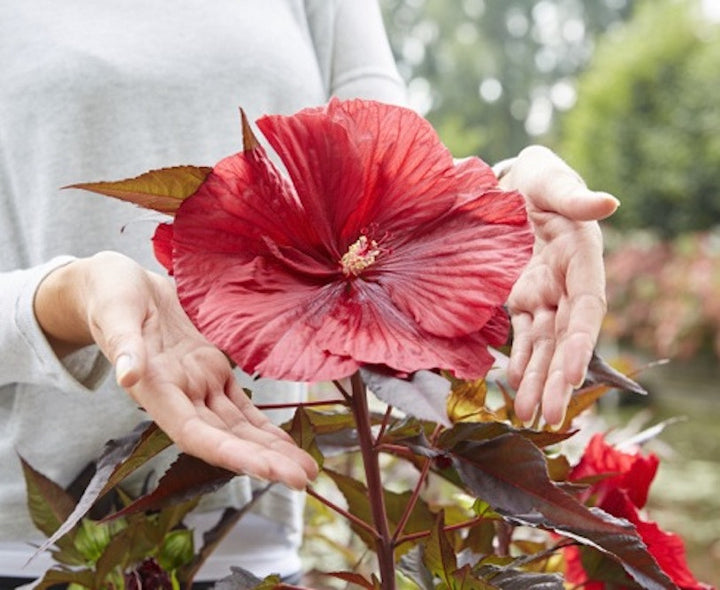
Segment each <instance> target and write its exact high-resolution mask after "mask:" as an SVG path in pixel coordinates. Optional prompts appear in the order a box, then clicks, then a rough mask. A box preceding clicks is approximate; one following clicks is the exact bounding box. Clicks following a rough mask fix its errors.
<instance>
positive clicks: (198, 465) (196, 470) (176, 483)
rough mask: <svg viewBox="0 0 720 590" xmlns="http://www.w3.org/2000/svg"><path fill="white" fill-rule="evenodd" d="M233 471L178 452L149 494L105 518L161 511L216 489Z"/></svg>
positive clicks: (230, 476) (229, 477) (226, 480)
mask: <svg viewBox="0 0 720 590" xmlns="http://www.w3.org/2000/svg"><path fill="white" fill-rule="evenodd" d="M236 475H237V474H236V473H234V472H233V471H229V470H228V469H223V468H222V467H216V466H215V465H210V464H209V463H206V462H205V461H203V460H202V459H198V458H197V457H193V456H192V455H187V454H185V453H181V454H180V455H178V458H177V459H176V460H175V461H174V462H173V464H172V465H170V467H169V468H168V470H167V471H166V472H165V473H164V474H163V476H162V477H161V478H160V481H159V482H158V485H157V487H156V488H155V489H154V490H153V491H152V492H151V493H149V494H146V495H145V496H141V497H140V498H138V499H136V500H135V501H134V502H132V503H131V504H129V505H128V506H126V507H125V508H123V509H122V510H119V511H118V512H115V513H114V514H111V515H110V516H108V517H107V518H106V520H108V519H114V518H119V517H121V516H128V515H130V514H137V513H139V512H148V511H154V510H162V509H163V508H168V507H170V506H175V505H176V504H180V503H182V502H185V501H187V500H192V499H194V498H197V497H198V496H201V495H203V494H208V493H210V492H214V491H215V490H217V489H219V488H220V487H222V486H223V485H225V484H226V483H227V482H229V481H230V480H231V479H232V478H233V477H235V476H236Z"/></svg>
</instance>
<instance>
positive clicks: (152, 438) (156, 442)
mask: <svg viewBox="0 0 720 590" xmlns="http://www.w3.org/2000/svg"><path fill="white" fill-rule="evenodd" d="M171 444H172V441H171V440H170V439H169V438H168V436H167V435H166V434H165V433H164V432H163V431H162V430H160V429H159V428H158V427H157V425H156V424H155V423H153V422H143V423H141V424H139V425H138V426H137V427H136V428H135V429H134V430H133V431H132V432H131V433H130V434H128V435H127V436H124V437H122V438H119V439H115V440H111V441H109V442H108V443H106V445H105V448H104V450H103V454H102V456H101V457H100V459H98V463H97V469H96V471H95V475H94V476H93V477H92V479H91V480H90V483H89V484H88V486H87V488H86V489H85V492H84V493H83V495H82V497H81V498H80V501H79V502H78V503H77V505H76V506H75V509H74V510H73V511H72V513H71V514H70V515H69V516H68V517H67V518H66V519H65V521H64V522H63V523H62V525H61V526H60V527H59V528H58V529H57V530H56V531H55V532H54V533H53V535H52V536H51V537H50V538H49V539H48V540H47V541H45V542H44V543H43V544H42V545H41V546H40V547H39V548H38V550H37V551H36V552H35V555H37V554H39V553H42V552H43V551H45V550H46V549H48V547H51V546H52V545H53V544H55V543H56V542H57V541H58V539H60V538H61V537H62V536H63V535H65V534H66V533H67V532H68V531H70V530H71V529H72V528H73V527H74V526H75V525H76V524H77V523H78V522H80V519H81V518H82V517H83V516H85V514H87V512H88V511H89V510H90V508H92V506H93V504H94V503H95V502H96V501H97V500H98V498H101V497H102V496H103V495H104V494H105V493H107V492H108V491H109V490H110V489H112V488H113V487H114V486H115V485H116V484H117V483H119V482H120V481H122V480H123V479H125V477H127V476H128V475H130V474H131V473H132V472H133V471H135V470H137V469H138V468H139V467H141V466H142V465H144V464H145V463H146V462H147V461H148V460H149V459H151V458H152V457H154V456H155V455H157V454H158V453H159V452H161V451H162V450H164V449H165V448H167V447H168V446H170V445H171Z"/></svg>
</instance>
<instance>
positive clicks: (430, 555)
mask: <svg viewBox="0 0 720 590" xmlns="http://www.w3.org/2000/svg"><path fill="white" fill-rule="evenodd" d="M444 526H445V515H444V514H443V512H440V513H439V514H438V515H437V518H436V520H435V523H434V525H433V527H432V529H431V534H430V537H429V538H428V539H427V541H426V542H425V543H424V544H423V563H424V564H425V566H426V567H427V569H428V571H429V572H430V573H431V574H432V575H433V576H435V577H437V578H440V579H441V580H442V581H443V582H445V583H446V584H447V585H448V586H450V587H452V583H451V579H452V573H453V572H454V571H455V570H457V557H456V556H455V550H454V549H453V547H452V545H451V544H450V540H449V539H448V538H447V534H446V533H445V530H444V528H443V527H444Z"/></svg>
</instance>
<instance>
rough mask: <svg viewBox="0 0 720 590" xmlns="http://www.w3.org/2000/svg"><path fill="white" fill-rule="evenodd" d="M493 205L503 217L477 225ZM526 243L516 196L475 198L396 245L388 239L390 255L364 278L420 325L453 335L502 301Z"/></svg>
mask: <svg viewBox="0 0 720 590" xmlns="http://www.w3.org/2000/svg"><path fill="white" fill-rule="evenodd" d="M471 205H473V206H472V207H471ZM511 205H512V206H511ZM494 207H498V208H503V207H504V208H507V209H508V211H509V214H508V215H507V217H506V219H507V220H509V221H505V220H504V219H498V220H497V221H496V222H495V223H493V224H487V223H485V218H486V217H487V216H488V212H489V211H490V210H492V209H493V208H494ZM513 207H514V208H513ZM518 219H519V220H522V221H521V224H520V225H517V224H516V221H517V220H518ZM532 241H533V237H532V233H531V231H530V227H529V225H527V223H526V221H525V213H524V201H523V199H522V197H521V196H520V195H519V194H517V193H501V194H500V195H492V197H481V198H478V199H475V200H474V201H472V203H468V204H467V208H465V209H463V210H462V211H457V210H455V211H452V212H450V213H448V214H447V215H444V216H441V217H439V218H438V219H437V220H436V222H434V223H432V224H426V225H424V226H421V227H420V228H417V229H416V231H415V233H414V235H412V236H411V237H410V238H408V239H406V241H405V242H404V243H400V244H397V245H395V244H394V242H395V239H394V236H391V237H390V238H389V239H388V247H389V248H390V250H391V254H389V255H388V256H386V257H384V258H383V257H382V256H381V257H379V259H378V261H377V264H376V266H375V267H374V268H373V269H372V272H370V273H368V278H369V280H377V281H378V282H379V283H380V284H381V285H382V286H383V287H384V288H385V289H387V291H388V292H389V293H390V296H391V297H392V299H393V301H394V302H395V304H396V305H397V306H398V307H399V308H400V309H401V310H402V311H403V312H404V313H406V314H407V315H409V316H411V317H412V318H413V319H414V320H415V321H416V322H417V323H418V325H419V326H420V327H422V329H423V330H425V331H427V332H430V333H432V334H435V335H438V336H444V337H455V336H461V335H463V334H467V333H469V332H474V331H476V330H479V329H480V328H482V327H483V326H484V325H485V323H486V322H487V321H488V320H489V319H490V317H492V315H493V314H494V309H495V308H496V307H498V306H500V305H503V304H504V303H505V301H507V297H508V294H509V293H510V289H511V288H512V286H513V284H514V283H515V281H516V280H517V277H518V276H519V275H520V272H521V271H522V269H523V268H525V265H526V264H527V261H528V260H529V258H530V255H531V253H532V252H531V249H532ZM439 302H442V303H439Z"/></svg>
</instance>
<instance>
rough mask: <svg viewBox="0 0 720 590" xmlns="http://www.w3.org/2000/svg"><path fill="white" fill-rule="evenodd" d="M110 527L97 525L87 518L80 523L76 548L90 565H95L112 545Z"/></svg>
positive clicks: (76, 537)
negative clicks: (109, 545) (110, 544)
mask: <svg viewBox="0 0 720 590" xmlns="http://www.w3.org/2000/svg"><path fill="white" fill-rule="evenodd" d="M110 539H111V534H110V526H108V525H103V524H97V523H95V522H93V521H91V520H89V519H87V518H85V519H83V520H82V521H80V526H79V527H78V530H77V534H76V535H75V547H76V548H77V550H78V551H79V552H80V553H82V555H83V556H84V557H85V558H86V559H87V561H89V562H90V563H95V562H96V561H97V560H98V559H99V558H100V556H101V555H102V554H103V551H105V548H106V547H107V546H108V544H109V543H110Z"/></svg>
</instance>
